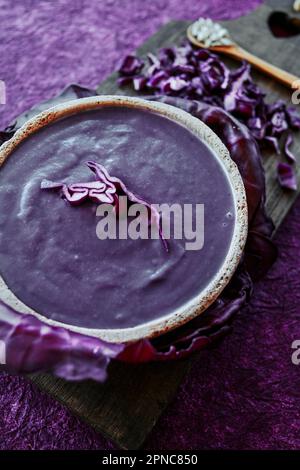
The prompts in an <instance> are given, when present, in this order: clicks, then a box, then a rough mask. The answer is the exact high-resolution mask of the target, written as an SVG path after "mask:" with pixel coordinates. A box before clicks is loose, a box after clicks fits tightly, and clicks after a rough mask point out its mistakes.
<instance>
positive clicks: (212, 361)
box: [0, 0, 300, 450]
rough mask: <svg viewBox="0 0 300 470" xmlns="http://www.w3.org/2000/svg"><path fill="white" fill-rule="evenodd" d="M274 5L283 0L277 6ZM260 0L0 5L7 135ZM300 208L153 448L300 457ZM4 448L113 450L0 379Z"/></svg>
mask: <svg viewBox="0 0 300 470" xmlns="http://www.w3.org/2000/svg"><path fill="white" fill-rule="evenodd" d="M274 2H275V0H274ZM259 3H261V1H260V0H252V1H249V0H248V1H242V0H228V1H226V2H224V1H223V0H214V1H208V0H207V1H200V0H199V1H193V2H191V1H190V0H152V1H151V2H142V1H141V0H122V2H120V1H119V0H102V1H101V2H99V1H96V0H73V1H72V2H69V0H53V1H46V0H40V1H39V2H36V1H35V0H15V1H14V2H11V1H9V0H6V1H5V0H0V22H1V28H0V79H2V80H5V82H6V86H7V104H6V106H3V105H2V106H1V105H0V112H1V115H0V127H3V126H4V125H6V124H8V123H9V122H10V121H11V120H12V119H13V118H14V117H15V116H16V115H17V114H19V113H20V112H22V111H24V110H26V109H27V108H28V107H30V106H32V105H33V104H35V103H37V102H39V101H41V100H45V99H47V98H50V97H51V96H54V95H55V94H56V93H58V92H59V91H60V90H61V89H62V88H63V87H64V86H65V85H67V84H69V83H70V82H79V83H81V84H82V85H87V86H89V87H94V86H96V85H97V84H98V83H99V82H100V81H101V80H102V79H103V78H104V77H105V76H106V75H107V74H109V73H110V72H111V71H113V70H114V69H115V67H116V64H117V63H118V61H119V60H120V59H121V58H122V57H123V56H124V55H125V54H126V53H127V52H129V51H131V50H133V49H134V48H136V47H137V46H138V45H140V44H141V43H142V42H143V41H144V40H145V39H146V38H147V37H148V36H150V35H151V34H152V33H154V32H155V31H156V30H157V29H158V28H159V26H161V25H162V24H163V23H165V22H167V21H168V20H170V19H174V18H178V19H180V18H182V19H183V18H185V19H189V18H190V19H194V18H197V17H198V16H200V15H202V14H205V15H207V16H211V17H214V18H229V17H230V18H232V17H236V16H239V15H240V14H243V13H245V12H247V11H248V10H249V9H251V8H253V7H255V6H256V5H258V4H259ZM299 229H300V201H298V202H297V203H296V205H295V207H294V208H293V210H292V211H291V213H290V215H289V216H288V218H287V220H286V221H285V222H284V224H283V226H282V227H281V229H280V230H279V232H278V234H277V237H276V241H277V244H278V246H279V250H280V256H279V259H278V261H277V263H276V264H275V265H274V267H273V269H272V270H271V271H270V273H269V274H268V276H267V277H266V278H265V279H264V280H263V281H262V282H260V283H259V284H257V285H256V288H255V292H254V295H253V297H252V301H251V304H250V305H249V307H247V308H245V309H243V311H242V312H241V313H240V315H239V316H238V318H237V319H236V321H235V323H234V329H233V333H232V334H231V335H230V336H228V337H226V338H225V339H224V340H223V341H222V342H221V343H220V344H218V345H215V346H214V348H213V349H210V350H206V351H203V352H201V353H200V354H199V355H197V357H196V359H195V363H194V365H193V368H192V370H191V372H190V373H189V375H188V376H187V377H186V379H185V380H184V383H183V384H182V386H181V387H180V389H179V391H178V393H177V395H176V397H175V399H174V400H173V402H172V403H171V404H170V406H169V407H168V409H167V410H166V412H165V413H164V414H163V415H162V417H161V419H160V420H159V422H158V423H157V425H156V426H155V428H154V429H153V431H152V433H151V435H150V436H149V437H148V439H147V441H146V443H145V448H147V449H155V450H160V449H195V448H202V449H210V448H220V449H260V448H263V449H273V448H277V449H291V448H293V449H299V448H300V434H299V429H300V408H299V398H300V366H298V367H297V366H295V365H293V364H292V362H291V353H292V349H291V344H292V342H293V341H294V340H295V339H300V323H299V308H300V307H299V301H300V276H299V274H300V265H299V261H298V254H299V250H300V236H299ZM0 430H1V434H0V449H2V450H3V449H111V448H113V444H111V443H110V442H108V441H107V440H106V439H104V438H103V437H101V436H99V435H97V434H96V433H95V432H94V431H93V430H92V429H91V428H90V427H89V426H87V425H86V424H84V423H82V422H81V421H80V420H79V419H78V418H76V417H74V416H73V415H72V414H71V413H70V412H69V411H68V410H66V409H65V408H64V407H63V406H62V405H61V404H59V403H57V402H56V401H55V400H53V399H52V398H51V397H49V396H48V395H46V394H44V393H42V392H41V391H39V390H38V389H37V388H36V387H35V386H33V385H32V384H30V383H29V382H28V381H27V380H26V379H25V378H22V377H12V376H10V375H8V374H6V373H2V374H1V375H0Z"/></svg>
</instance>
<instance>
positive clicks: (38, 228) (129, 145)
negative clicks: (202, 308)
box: [0, 106, 235, 329]
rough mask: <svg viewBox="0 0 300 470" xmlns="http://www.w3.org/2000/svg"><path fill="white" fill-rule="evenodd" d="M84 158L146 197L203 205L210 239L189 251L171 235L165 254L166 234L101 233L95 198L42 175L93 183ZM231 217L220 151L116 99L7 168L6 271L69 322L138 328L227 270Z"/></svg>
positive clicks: (42, 308)
mask: <svg viewBox="0 0 300 470" xmlns="http://www.w3.org/2000/svg"><path fill="white" fill-rule="evenodd" d="M87 161H93V162H96V163H99V164H101V165H102V166H103V167H104V168H105V169H106V170H107V172H108V173H109V175H113V176H114V177H116V178H119V179H120V180H122V182H123V183H124V185H126V188H128V190H129V191H132V192H133V193H134V194H138V195H139V196H140V197H141V198H143V199H144V200H145V201H147V202H149V203H156V204H162V203H167V204H174V203H179V204H180V205H183V204H193V205H195V204H204V246H203V248H202V249H200V250H193V251H188V250H186V248H185V243H186V240H184V239H183V240H180V239H175V238H174V237H171V239H170V240H168V248H169V249H168V251H167V250H166V249H165V247H164V244H163V243H162V240H161V239H160V238H158V239H155V240H151V239H144V240H141V239H137V240H132V239H130V238H128V239H122V240H120V239H115V240H112V239H106V240H99V239H98V237H97V235H96V226H97V223H98V222H99V217H97V216H96V210H97V207H98V205H97V203H95V202H93V201H92V200H87V201H84V203H82V204H80V205H77V206H74V205H72V204H69V203H68V201H66V200H64V199H63V198H62V197H61V195H60V194H59V193H58V192H57V191H51V190H49V191H45V190H42V189H41V182H42V181H43V180H45V179H46V180H49V181H54V182H64V183H66V184H67V185H72V184H73V183H79V182H89V181H94V177H93V174H92V173H91V171H90V169H89V168H88V166H87V165H86V162H87ZM228 214H231V217H228ZM234 224H235V207H234V197H233V193H232V190H231V186H230V183H229V179H228V177H227V175H226V173H225V170H224V169H223V166H222V164H221V163H220V162H219V160H218V159H217V157H216V156H215V154H214V153H213V152H212V151H211V150H210V149H209V147H208V146H207V145H206V144H204V143H203V142H202V141H201V140H199V138H197V137H196V136H194V135H193V134H192V133H191V132H190V131H188V130H187V129H186V128H184V127H183V126H181V125H179V124H177V123H175V122H174V121H172V120H170V119H168V118H165V117H162V116H160V115H158V114H155V113H152V112H148V111H143V110H139V109H132V108H126V107H118V106H111V107H104V108H102V109H98V110H94V111H84V112H81V113H77V114H74V115H71V116H68V117H65V118H63V119H60V120H59V121H56V122H54V123H52V124H50V125H47V126H45V127H44V128H42V129H40V130H39V131H37V132H36V133H34V134H32V135H30V136H29V137H28V138H27V139H25V140H24V141H23V142H22V143H21V144H20V145H19V146H17V147H16V148H15V150H14V151H13V153H12V154H11V155H10V156H9V158H8V159H7V161H6V162H5V163H4V165H3V167H2V168H1V171H0V272H1V275H2V277H3V279H4V281H5V282H6V284H7V286H8V287H9V288H10V289H11V290H12V291H13V293H14V294H15V295H16V296H17V297H18V298H19V299H20V300H21V301H22V302H24V303H25V304H26V305H28V306H29V307H31V308H32V309H33V310H35V311H36V312H38V313H40V314H41V315H43V316H44V317H47V318H51V319H52V320H55V321H59V322H62V323H66V324H70V325H76V326H79V327H85V328H97V329H114V328H126V327H134V326H137V325H141V324H144V323H147V322H149V321H151V320H154V319H158V318H161V317H163V316H165V315H167V314H169V313H171V312H172V311H173V310H174V309H176V308H179V307H181V306H183V305H184V304H185V303H186V302H187V301H189V300H191V299H192V298H193V297H195V296H196V295H197V294H199V293H200V292H201V291H202V290H203V288H205V286H206V285H207V284H208V283H209V281H211V279H212V278H213V277H214V276H215V274H216V273H217V271H218V270H219V268H220V267H221V265H222V263H223V261H224V259H225V256H226V255H227V253H228V249H229V246H230V243H231V240H232V236H233V230H234ZM171 228H172V227H171ZM171 234H172V231H171Z"/></svg>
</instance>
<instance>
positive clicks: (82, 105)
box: [0, 96, 247, 343]
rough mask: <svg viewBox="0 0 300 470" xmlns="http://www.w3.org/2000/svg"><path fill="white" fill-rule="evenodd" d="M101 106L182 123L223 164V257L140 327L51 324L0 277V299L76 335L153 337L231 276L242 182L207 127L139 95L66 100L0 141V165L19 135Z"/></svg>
mask: <svg viewBox="0 0 300 470" xmlns="http://www.w3.org/2000/svg"><path fill="white" fill-rule="evenodd" d="M107 106H109V107H111V106H121V107H124V106H125V107H130V108H135V109H141V110H145V111H150V112H154V113H157V114H159V115H161V116H164V117H167V118H169V119H171V120H173V121H174V122H176V123H177V124H179V125H181V126H184V127H185V128H187V129H188V130H189V131H190V132H192V133H193V134H194V135H196V136H197V137H198V138H199V139H201V140H202V141H203V142H205V143H206V144H207V145H208V147H210V149H211V150H212V151H213V152H214V154H215V155H216V156H217V158H218V160H219V162H220V163H221V165H222V166H223V169H224V171H225V173H226V175H227V177H228V180H229V182H230V186H231V190H232V194H233V199H234V206H235V225H234V231H233V236H232V240H231V244H230V247H229V250H228V253H227V256H226V257H225V259H224V262H223V264H222V265H221V267H220V269H219V270H218V272H217V273H216V275H215V276H214V277H213V279H212V280H211V281H210V282H209V284H208V285H207V286H206V288H205V289H203V290H202V291H201V292H199V294H198V295H197V296H196V297H194V298H192V299H190V300H189V301H188V302H186V303H185V304H184V305H183V307H181V308H179V309H176V310H174V311H173V312H171V313H170V314H168V315H166V316H163V317H161V318H159V319H156V320H153V321H151V322H148V323H145V324H142V325H138V326H135V327H131V328H122V329H91V328H82V327H78V326H73V325H67V324H64V323H61V322H57V321H54V320H51V319H48V318H46V317H44V316H43V315H41V314H39V313H38V312H35V311H34V310H32V309H30V308H29V307H28V306H26V305H25V304H24V303H22V302H21V301H20V300H19V299H18V298H17V297H16V296H15V295H14V294H13V292H12V291H11V290H10V289H9V288H8V286H7V285H6V284H5V282H4V280H3V279H2V278H0V298H1V299H2V300H3V301H5V302H6V303H8V304H9V305H11V306H12V307H13V308H15V309H16V310H17V311H20V312H24V313H31V314H33V315H35V316H36V317H38V318H39V319H41V320H42V321H44V322H45V323H48V324H51V325H56V326H62V327H65V328H67V329H70V330H72V331H76V332H79V333H82V334H86V335H90V336H95V337H99V338H101V339H104V340H106V341H110V342H115V343H120V342H128V341H136V340H139V339H141V338H150V337H153V336H158V335H160V334H162V333H165V332H167V331H169V330H171V329H173V328H176V327H178V326H180V325H181V324H183V323H185V322H187V321H189V320H191V319H192V318H194V317H195V316H197V315H199V314H200V313H202V312H203V311H204V310H206V309H207V307H208V306H209V305H211V304H212V302H213V301H214V300H215V299H216V298H217V297H218V296H219V295H220V293H221V292H222V290H223V289H224V287H225V286H226V285H227V283H228V282H229V280H230V278H231V277H232V275H233V273H234V271H235V269H236V267H237V265H238V263H239V260H240V257H241V254H242V252H243V249H244V245H245V241H246V237H247V203H246V195H245V189H244V184H243V181H242V178H241V176H240V173H239V171H238V169H237V166H236V165H235V163H234V162H233V161H232V160H231V158H230V155H229V152H228V150H227V149H226V147H225V146H224V144H223V143H222V142H221V140H220V139H219V138H218V137H217V135H216V134H215V133H214V132H213V131H212V130H211V129H210V128H208V127H207V126H206V125H205V124H204V123H203V122H202V121H200V120H199V119H197V118H195V117H193V116H191V115H190V114H188V113H186V112H185V111H182V110H180V109H178V108H175V107H173V106H170V105H166V104H164V103H159V102H153V101H147V100H143V99H140V98H133V97H123V96H95V97H91V98H82V99H78V100H73V101H69V102H66V103H63V104H61V105H58V106H55V107H53V108H51V109H49V110H47V111H44V112H42V113H41V114H39V115H38V116H36V117H34V118H33V119H31V120H30V121H28V122H27V123H26V124H25V125H24V126H23V127H22V128H21V129H20V130H19V131H17V132H16V134H15V135H14V136H13V137H12V139H10V140H9V141H7V142H5V143H4V144H3V145H2V147H1V148H0V165H2V163H3V162H4V161H5V160H6V159H7V158H8V157H9V156H10V155H11V154H12V153H13V151H14V149H15V148H16V147H17V146H18V145H19V144H20V143H21V142H22V141H23V140H24V139H26V138H27V137H28V136H29V135H31V134H32V133H34V132H36V131H37V130H39V129H41V128H42V127H44V126H47V125H48V124H50V123H53V122H54V121H56V120H58V119H61V118H63V117H66V116H68V115H72V114H74V113H78V112H81V111H87V110H93V109H98V108H103V107H107Z"/></svg>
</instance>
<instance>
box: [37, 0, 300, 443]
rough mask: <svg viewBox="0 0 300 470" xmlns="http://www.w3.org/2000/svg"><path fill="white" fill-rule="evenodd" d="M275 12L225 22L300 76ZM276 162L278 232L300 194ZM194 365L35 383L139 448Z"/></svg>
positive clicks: (163, 41) (276, 88)
mask: <svg viewBox="0 0 300 470" xmlns="http://www.w3.org/2000/svg"><path fill="white" fill-rule="evenodd" d="M271 3H272V4H274V0H273V1H272V2H271ZM281 10H282V8H281ZM271 11H272V10H271V8H270V7H268V6H265V5H264V6H262V7H261V8H259V9H258V10H256V11H254V12H253V13H251V14H250V15H248V16H246V17H243V18H240V19H238V20H235V21H229V22H223V23H224V24H226V27H227V28H228V29H229V31H230V33H231V34H232V36H233V38H234V39H235V40H236V41H237V42H238V43H239V44H241V45H242V46H243V47H245V48H246V49H248V50H249V51H250V52H253V53H254V54H256V55H258V56H259V57H262V58H264V59H266V60H268V61H270V62H272V63H273V64H275V65H277V66H280V67H282V68H284V69H286V70H288V71H289V72H292V73H294V74H296V75H297V74H299V75H300V59H299V57H300V54H299V51H300V36H297V37H293V38H289V39H284V40H282V39H276V38H274V37H273V36H272V35H271V33H270V31H269V30H268V27H267V25H266V21H267V18H268V16H269V14H270V12H271ZM187 26H188V23H187V22H184V21H173V22H170V23H168V24H166V25H165V26H164V27H163V28H161V29H160V30H159V31H158V33H156V34H155V35H154V36H153V37H151V38H150V39H149V40H148V41H147V42H146V43H145V44H144V45H143V46H142V47H141V48H139V50H138V54H139V55H145V54H146V53H147V52H150V51H151V52H155V51H156V50H157V49H158V48H160V47H162V46H166V45H172V44H179V43H180V42H181V41H182V39H183V38H184V37H185V31H186V28H187ZM254 77H255V79H256V81H257V82H258V83H259V84H260V85H261V86H262V87H264V88H265V89H266V90H267V92H268V96H269V97H270V99H271V100H274V99H275V98H279V97H280V98H282V99H284V100H285V101H286V102H289V101H290V100H291V91H289V90H286V89H284V88H283V87H282V86H281V85H278V84H277V83H274V82H273V81H272V80H271V79H270V78H267V77H264V76H262V75H261V74H259V73H256V72H254ZM98 93H99V94H128V95H133V94H134V92H132V90H129V89H127V90H124V89H122V90H120V89H118V88H117V86H116V74H112V75H111V76H110V77H109V78H108V79H107V80H106V81H105V82H103V83H102V84H101V85H100V86H99V88H98ZM296 139H297V140H296V142H295V144H294V150H295V153H296V154H298V156H299V160H300V139H299V135H298V136H296ZM277 161H278V159H277V157H276V156H275V155H270V154H268V156H264V167H265V171H266V180H267V209H268V212H269V214H270V215H271V216H272V218H273V220H274V222H275V224H276V227H278V226H279V225H280V223H281V222H282V220H283V219H284V217H285V215H286V214H287V212H288V211H289V209H290V207H291V206H292V204H293V202H294V200H295V199H296V197H297V195H298V193H299V191H298V192H294V193H290V192H283V191H282V189H281V188H280V187H279V185H278V184H277V182H276V162H277ZM297 178H298V182H299V187H300V165H298V168H297ZM192 361H193V358H190V359H187V360H184V361H177V362H169V363H155V364H146V365H139V366H133V365H125V364H118V363H113V364H111V365H110V367H109V379H108V381H107V382H106V383H105V384H98V383H95V382H92V381H87V382H81V383H68V382H66V381H64V380H61V379H57V378H55V377H52V376H49V375H44V374H43V375H41V374H38V375H33V376H32V377H31V378H32V380H33V381H34V383H36V384H37V385H38V386H40V387H41V388H42V389H44V390H46V391H48V392H49V393H50V394H51V395H53V396H54V397H55V398H57V399H58V400H59V401H61V402H62V403H63V404H65V405H66V406H67V407H68V408H70V410H71V411H73V412H74V413H76V414H77V415H79V416H80V417H81V418H82V419H84V420H85V421H87V422H88V423H89V424H90V425H92V426H93V427H94V428H95V429H96V431H99V432H101V433H103V434H104V435H105V436H107V437H108V438H110V439H112V440H113V441H114V442H115V443H116V444H117V445H118V446H120V447H121V448H125V449H137V448H138V447H140V446H141V445H142V443H143V441H144V439H145V438H146V436H147V435H148V433H149V432H150V431H151V429H152V428H153V426H154V425H155V423H156V421H157V419H158V418H159V416H160V414H161V413H162V411H163V410H164V408H165V407H166V405H167V404H168V403H169V402H170V400H171V398H172V397H173V395H174V394H175V392H176V390H177V387H178V385H179V384H180V382H181V381H182V379H183V377H184V376H185V375H186V374H187V372H188V371H189V369H190V366H191V364H192Z"/></svg>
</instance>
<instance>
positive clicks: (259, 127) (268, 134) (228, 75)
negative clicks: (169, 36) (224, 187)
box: [118, 43, 300, 160]
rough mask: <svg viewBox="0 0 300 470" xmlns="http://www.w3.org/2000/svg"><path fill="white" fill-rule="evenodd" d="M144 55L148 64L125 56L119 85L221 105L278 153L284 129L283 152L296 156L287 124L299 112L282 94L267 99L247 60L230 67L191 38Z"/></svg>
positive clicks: (297, 123)
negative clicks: (290, 105)
mask: <svg viewBox="0 0 300 470" xmlns="http://www.w3.org/2000/svg"><path fill="white" fill-rule="evenodd" d="M147 58H148V63H147V64H146V65H145V64H144V62H143V61H142V60H141V59H139V58H137V57H134V56H128V57H127V58H125V59H124V61H123V63H122V65H121V67H120V69H119V74H120V77H119V80H118V84H119V86H125V85H132V86H133V88H134V89H135V90H136V91H143V92H151V93H152V94H155V95H167V96H175V97H179V98H185V99H189V100H197V101H202V102H204V103H208V104H210V105H215V106H219V107H221V108H223V109H225V110H226V111H228V112H230V113H231V114H232V115H233V116H235V117H237V118H238V119H239V121H241V122H242V123H243V124H245V125H246V126H247V127H248V129H249V131H250V132H251V134H252V136H253V137H254V138H255V140H256V141H257V142H258V143H259V145H261V146H267V147H270V148H272V149H273V150H275V152H276V153H278V154H279V153H280V141H281V137H282V136H284V135H286V134H287V137H286V141H285V145H284V147H283V153H284V155H286V157H287V158H288V159H289V160H292V159H293V158H294V156H293V155H292V153H291V151H290V146H291V144H292V136H291V130H299V129H300V115H299V114H298V113H297V111H296V110H295V108H293V107H287V106H286V104H285V103H284V102H283V101H282V100H278V101H276V102H274V103H273V104H268V103H267V102H266V100H265V93H264V92H263V90H261V89H260V88H259V87H258V86H257V85H256V84H255V83H254V82H253V80H252V78H251V75H250V71H251V69H250V65H249V64H248V63H246V62H245V63H243V64H242V65H241V67H239V68H238V69H237V70H234V71H231V70H229V69H228V67H227V66H226V65H225V64H224V63H223V62H222V60H221V59H220V57H219V56H217V55H216V54H213V53H212V52H210V51H208V50H205V49H196V48H194V47H193V46H191V45H190V44H189V43H187V44H184V45H183V46H181V47H168V48H163V49H160V50H159V51H158V54H157V55H154V54H148V57H147Z"/></svg>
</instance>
